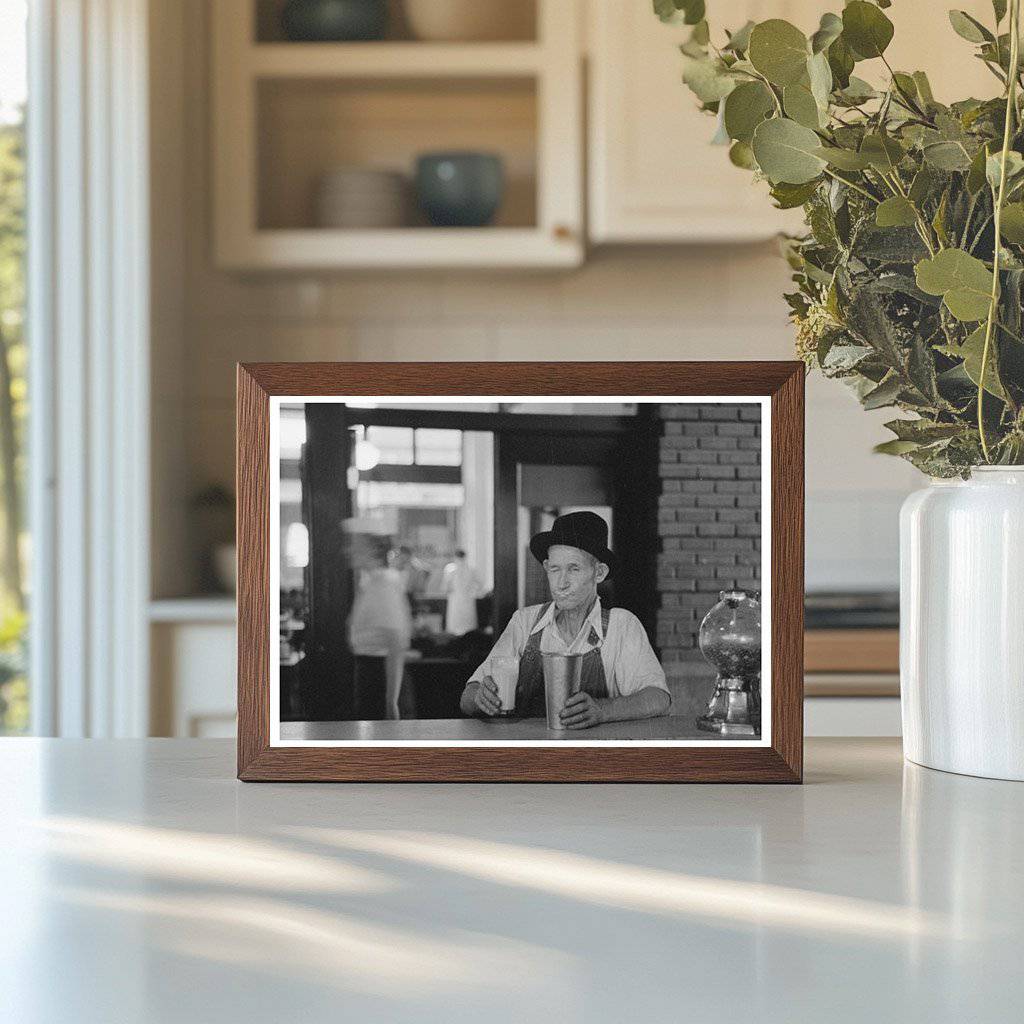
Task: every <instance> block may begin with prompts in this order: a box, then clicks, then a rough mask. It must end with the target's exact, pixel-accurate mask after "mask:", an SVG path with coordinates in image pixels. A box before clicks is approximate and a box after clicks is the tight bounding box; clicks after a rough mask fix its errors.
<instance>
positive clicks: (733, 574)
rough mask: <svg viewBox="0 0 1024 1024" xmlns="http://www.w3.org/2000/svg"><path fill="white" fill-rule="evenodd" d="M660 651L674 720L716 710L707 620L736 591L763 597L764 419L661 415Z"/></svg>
mask: <svg viewBox="0 0 1024 1024" xmlns="http://www.w3.org/2000/svg"><path fill="white" fill-rule="evenodd" d="M660 417H661V420H662V436H661V440H660V460H659V476H660V479H661V494H660V496H659V499H658V535H659V538H660V541H661V550H660V553H659V554H658V592H659V594H660V598H661V607H660V610H659V612H658V631H657V643H658V647H659V650H660V652H661V660H662V663H663V664H664V666H665V671H666V673H667V675H668V676H669V678H670V680H673V696H674V698H675V700H674V704H675V706H674V709H673V710H674V713H676V714H680V713H682V714H689V713H691V712H692V711H697V710H699V708H700V707H701V706H702V705H706V703H707V700H708V699H709V697H710V692H711V691H710V682H709V680H710V679H711V678H712V677H713V670H711V668H710V666H708V665H707V663H706V662H705V661H704V659H703V658H702V657H701V653H700V650H699V649H698V647H697V632H698V630H699V628H700V623H701V620H702V619H703V618H704V616H705V615H706V614H707V612H708V610H709V609H710V608H711V607H712V605H714V604H715V603H716V602H717V601H718V592H719V591H720V590H728V589H730V588H733V587H736V588H742V589H760V577H761V409H760V406H758V405H746V404H743V405H740V404H737V405H663V406H661V409H660Z"/></svg>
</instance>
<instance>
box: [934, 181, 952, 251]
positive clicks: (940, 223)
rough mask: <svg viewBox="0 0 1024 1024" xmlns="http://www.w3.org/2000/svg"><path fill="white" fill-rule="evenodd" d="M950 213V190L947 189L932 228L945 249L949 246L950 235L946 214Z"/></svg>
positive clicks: (936, 212)
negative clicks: (947, 229)
mask: <svg viewBox="0 0 1024 1024" xmlns="http://www.w3.org/2000/svg"><path fill="white" fill-rule="evenodd" d="M948 212H949V189H948V188H947V189H945V190H944V191H943V193H942V198H941V199H940V200H939V205H938V207H937V208H936V210H935V216H934V217H932V227H933V228H934V229H935V234H936V236H937V237H938V239H939V244H940V245H942V246H943V247H946V246H948V245H949V233H948V232H947V231H946V214H947V213H948Z"/></svg>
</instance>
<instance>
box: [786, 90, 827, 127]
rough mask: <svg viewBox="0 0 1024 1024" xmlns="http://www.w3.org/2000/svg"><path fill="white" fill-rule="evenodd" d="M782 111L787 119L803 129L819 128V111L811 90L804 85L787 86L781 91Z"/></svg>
mask: <svg viewBox="0 0 1024 1024" xmlns="http://www.w3.org/2000/svg"><path fill="white" fill-rule="evenodd" d="M782 109H783V110H785V112H786V116H787V117H789V118H791V119H792V120H794V121H796V123H797V124H802V125H803V126H804V127H805V128H811V129H815V128H820V127H821V111H820V110H819V108H818V104H817V102H816V101H815V99H814V97H813V96H812V95H811V90H810V89H808V88H807V86H805V85H800V84H796V85H787V86H786V88H785V89H783V90H782Z"/></svg>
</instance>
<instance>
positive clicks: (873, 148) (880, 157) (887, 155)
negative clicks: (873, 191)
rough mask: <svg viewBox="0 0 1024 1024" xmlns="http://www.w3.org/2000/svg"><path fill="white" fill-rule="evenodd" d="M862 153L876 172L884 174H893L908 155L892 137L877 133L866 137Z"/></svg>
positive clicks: (861, 148)
mask: <svg viewBox="0 0 1024 1024" xmlns="http://www.w3.org/2000/svg"><path fill="white" fill-rule="evenodd" d="M860 152H861V155H862V156H864V157H865V158H866V159H867V160H868V161H869V163H870V164H871V166H872V167H874V168H875V170H877V171H881V172H882V173H883V174H889V173H891V172H892V171H893V169H894V168H895V167H896V165H897V164H899V162H900V161H901V160H902V159H903V157H904V156H905V155H906V154H905V153H904V150H903V147H902V146H901V145H900V144H899V142H897V141H896V140H895V139H894V138H893V137H892V136H891V135H880V134H877V133H872V134H871V135H865V136H864V140H863V141H862V142H861V144H860Z"/></svg>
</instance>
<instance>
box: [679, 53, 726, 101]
mask: <svg viewBox="0 0 1024 1024" xmlns="http://www.w3.org/2000/svg"><path fill="white" fill-rule="evenodd" d="M683 81H684V82H685V83H686V84H687V85H688V86H689V87H690V91H691V92H692V93H693V94H694V96H696V97H697V99H699V100H700V101H701V103H717V102H718V101H719V100H723V99H725V97H726V96H728V95H729V93H731V92H732V91H733V89H734V88H735V87H736V79H735V78H733V77H732V76H731V75H729V74H728V72H727V71H726V69H725V67H724V66H723V65H722V63H721V62H720V61H718V60H716V59H712V58H710V57H705V58H700V57H685V56H684V57H683Z"/></svg>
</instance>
